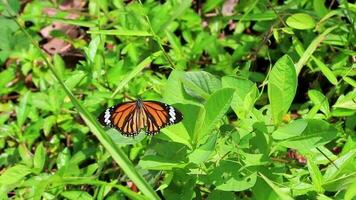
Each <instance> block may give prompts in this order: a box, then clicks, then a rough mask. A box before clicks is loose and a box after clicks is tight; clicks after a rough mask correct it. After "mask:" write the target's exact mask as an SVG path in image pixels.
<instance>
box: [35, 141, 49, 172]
mask: <svg viewBox="0 0 356 200" xmlns="http://www.w3.org/2000/svg"><path fill="white" fill-rule="evenodd" d="M45 162H46V149H45V148H44V147H43V144H42V143H40V144H39V145H37V148H36V151H35V155H34V157H33V166H34V168H35V169H37V170H38V171H39V172H41V171H42V170H43V167H44V166H45Z"/></svg>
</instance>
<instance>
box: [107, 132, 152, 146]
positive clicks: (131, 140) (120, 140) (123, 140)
mask: <svg viewBox="0 0 356 200" xmlns="http://www.w3.org/2000/svg"><path fill="white" fill-rule="evenodd" d="M106 134H108V136H110V137H111V139H112V141H113V142H114V143H116V144H119V145H122V146H125V145H128V144H136V143H139V142H141V141H142V140H143V139H144V138H145V137H146V135H145V134H144V133H140V134H138V135H137V136H135V137H126V136H124V135H122V134H121V133H120V132H119V131H118V130H116V129H113V128H112V129H109V130H108V131H106Z"/></svg>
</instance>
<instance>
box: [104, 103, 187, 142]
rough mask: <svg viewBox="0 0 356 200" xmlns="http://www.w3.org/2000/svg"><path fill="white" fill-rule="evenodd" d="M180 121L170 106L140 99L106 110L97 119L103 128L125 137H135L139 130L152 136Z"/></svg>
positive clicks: (180, 118) (176, 111) (176, 112)
mask: <svg viewBox="0 0 356 200" xmlns="http://www.w3.org/2000/svg"><path fill="white" fill-rule="evenodd" d="M182 119H183V116H182V113H181V112H179V111H178V110H177V109H176V108H174V107H173V106H171V105H168V104H164V103H161V102H158V101H142V100H141V99H138V100H136V101H130V102H124V103H120V104H117V105H115V106H112V107H110V108H107V109H106V110H105V111H104V112H102V113H101V114H100V116H99V118H98V120H99V122H100V123H101V124H102V125H103V126H107V127H112V128H116V129H117V130H119V131H120V132H121V133H122V134H123V135H125V136H135V135H137V134H139V133H140V131H141V130H145V132H146V134H148V135H154V134H156V133H157V132H159V131H160V129H161V128H164V127H165V126H168V125H171V124H176V123H178V122H180V121H182Z"/></svg>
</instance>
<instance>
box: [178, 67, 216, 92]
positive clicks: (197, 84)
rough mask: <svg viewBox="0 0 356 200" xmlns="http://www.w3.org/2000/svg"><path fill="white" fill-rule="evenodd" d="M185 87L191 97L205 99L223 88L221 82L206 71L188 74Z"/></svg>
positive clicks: (185, 76)
mask: <svg viewBox="0 0 356 200" xmlns="http://www.w3.org/2000/svg"><path fill="white" fill-rule="evenodd" d="M183 85H184V88H185V90H186V91H187V93H188V94H189V95H191V96H193V97H202V98H204V99H207V98H208V97H209V96H210V95H211V94H212V93H214V92H215V91H217V90H219V89H220V88H221V82H220V80H219V79H218V78H216V77H215V76H214V75H212V74H210V73H208V72H204V71H197V72H186V73H185V74H184V77H183Z"/></svg>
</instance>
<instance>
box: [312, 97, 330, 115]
mask: <svg viewBox="0 0 356 200" xmlns="http://www.w3.org/2000/svg"><path fill="white" fill-rule="evenodd" d="M308 96H309V98H310V100H311V101H312V102H313V104H314V106H317V108H320V110H321V111H322V112H323V113H324V114H325V115H326V116H329V114H330V109H329V101H328V99H327V98H326V97H325V96H324V94H323V93H321V92H319V91H318V90H309V91H308ZM318 110H319V109H318ZM311 118H312V116H311Z"/></svg>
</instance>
